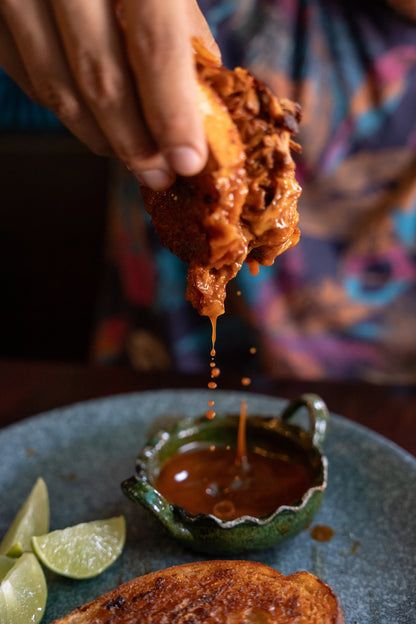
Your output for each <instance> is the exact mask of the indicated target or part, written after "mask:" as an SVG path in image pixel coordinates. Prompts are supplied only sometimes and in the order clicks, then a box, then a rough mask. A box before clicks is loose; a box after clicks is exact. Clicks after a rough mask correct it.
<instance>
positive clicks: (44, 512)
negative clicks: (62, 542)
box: [0, 478, 49, 557]
mask: <svg viewBox="0 0 416 624" xmlns="http://www.w3.org/2000/svg"><path fill="white" fill-rule="evenodd" d="M48 531H49V497H48V489H47V487H46V483H45V481H44V480H43V479H42V478H39V479H38V480H37V481H36V483H35V485H34V486H33V488H32V491H31V492H30V494H29V496H28V497H27V499H26V500H25V502H24V503H23V505H22V507H21V508H20V509H19V511H18V513H17V515H16V517H15V518H14V520H13V522H12V524H11V526H10V528H9V530H8V531H7V533H6V535H5V536H4V538H3V540H2V542H1V543H0V555H9V556H11V557H19V556H20V555H21V554H22V553H23V552H27V551H30V550H31V544H30V540H31V538H32V536H33V535H42V534H43V533H47V532H48Z"/></svg>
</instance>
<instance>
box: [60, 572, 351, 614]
mask: <svg viewBox="0 0 416 624" xmlns="http://www.w3.org/2000/svg"><path fill="white" fill-rule="evenodd" d="M170 622H172V623H175V624H191V623H192V624H198V623H202V622H203V623H204V624H344V618H343V615H342V612H341V608H340V606H339V603H338V599H337V597H336V596H335V594H334V592H333V591H332V589H331V588H330V587H329V586H328V585H325V583H323V582H322V581H320V580H319V579H318V578H317V577H316V576H314V575H312V574H310V573H309V572H296V573H295V574H291V575H289V576H284V575H283V574H280V572H277V571H276V570H274V569H273V568H271V567H269V566H267V565H264V564H262V563H257V562H254V561H203V562H196V563H188V564H184V565H179V566H174V567H172V568H166V569H165V570H160V571H158V572H152V573H151V574H147V575H145V576H141V577H138V578H136V579H134V580H132V581H129V582H127V583H125V584H124V585H120V587H117V588H116V589H113V590H112V591H110V592H108V593H106V594H104V595H103V596H101V597H100V598H97V599H96V600H94V601H92V602H90V603H88V604H86V605H84V606H83V607H79V608H78V609H75V611H73V612H72V613H70V614H69V615H67V616H66V617H64V618H62V619H60V620H56V621H55V622H53V623H52V624H139V623H140V624H168V623H170Z"/></svg>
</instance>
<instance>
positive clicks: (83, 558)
mask: <svg viewBox="0 0 416 624" xmlns="http://www.w3.org/2000/svg"><path fill="white" fill-rule="evenodd" d="M125 540H126V521H125V519H124V516H116V517H114V518H109V519H108V520H95V521H93V522H84V523H82V524H77V525H75V526H72V527H68V528H66V529H62V530H59V531H52V532H51V533H48V534H46V535H37V536H35V537H33V538H32V548H33V551H34V553H35V554H36V556H37V557H38V558H39V560H40V561H41V562H42V563H43V564H44V565H45V566H46V567H47V568H49V569H50V570H52V571H53V572H56V573H57V574H61V575H62V576H68V577H69V578H73V579H85V578H92V577H94V576H97V575H98V574H100V573H101V572H103V571H104V570H105V569H106V568H108V567H109V566H110V565H111V564H112V563H113V562H114V561H115V560H116V559H117V557H118V556H119V555H120V554H121V551H122V550H123V546H124V542H125Z"/></svg>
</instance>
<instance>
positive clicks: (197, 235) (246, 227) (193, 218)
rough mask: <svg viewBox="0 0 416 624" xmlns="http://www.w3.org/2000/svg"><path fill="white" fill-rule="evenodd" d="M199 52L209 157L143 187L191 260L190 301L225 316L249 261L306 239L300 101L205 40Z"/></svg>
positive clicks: (166, 237) (157, 219) (164, 232)
mask: <svg viewBox="0 0 416 624" xmlns="http://www.w3.org/2000/svg"><path fill="white" fill-rule="evenodd" d="M195 59H196V68H197V75H198V79H199V85H200V90H201V91H200V95H201V112H202V114H203V116H204V124H205V129H206V133H207V139H208V143H209V146H210V157H209V161H208V164H207V166H206V168H205V169H204V170H203V172H202V173H200V174H199V175H197V176H194V177H191V178H183V177H180V176H178V178H177V180H176V182H175V183H174V184H173V185H172V187H171V188H170V189H168V190H167V191H160V192H157V191H151V190H150V189H147V188H143V189H142V193H143V197H144V201H145V205H146V209H147V210H148V212H149V213H150V214H151V216H152V222H153V224H154V226H155V229H156V231H157V232H158V234H159V237H160V239H161V242H162V244H164V245H165V246H167V247H168V248H169V249H170V250H171V251H172V252H173V253H174V254H176V255H177V256H178V257H179V258H181V259H182V260H184V261H185V262H188V264H189V267H188V284H187V290H186V297H187V299H189V301H191V303H192V304H193V305H194V306H195V308H196V309H197V310H198V311H199V312H200V314H204V315H207V316H210V317H211V318H216V317H217V316H218V315H219V314H222V313H223V312H224V301H225V296H226V287H227V284H228V282H229V281H230V280H231V279H232V278H233V277H235V275H236V274H237V273H238V271H239V270H240V268H241V266H242V264H243V262H247V263H248V264H249V265H250V269H251V270H252V272H256V270H257V268H258V265H259V264H262V265H271V264H273V262H274V260H275V258H276V256H278V255H279V254H281V253H282V252H283V251H285V250H286V249H289V248H290V247H293V246H294V245H295V244H296V243H297V242H298V240H299V230H298V228H297V223H298V218H299V215H298V212H297V200H298V198H299V195H300V192H301V189H300V187H299V185H298V183H297V181H296V179H295V165H294V162H293V159H292V157H291V149H295V150H297V149H298V146H297V144H296V143H294V142H293V141H292V140H291V135H292V134H295V133H296V132H297V129H298V122H299V120H300V108H299V106H298V105H297V104H295V103H294V102H291V101H290V100H284V99H280V100H279V99H278V98H277V97H275V96H274V95H273V94H272V92H271V91H270V90H269V89H268V88H267V87H266V86H265V85H264V84H262V83H260V82H259V81H258V80H256V79H255V78H254V77H253V76H252V75H251V74H250V73H249V72H248V71H246V70H244V69H241V68H236V69H235V70H234V71H231V70H229V69H226V68H225V67H223V66H221V65H220V64H219V63H218V61H217V60H216V59H215V58H214V57H212V56H211V55H210V54H209V53H207V52H206V51H205V50H204V49H203V48H202V47H201V46H199V45H198V44H196V45H195Z"/></svg>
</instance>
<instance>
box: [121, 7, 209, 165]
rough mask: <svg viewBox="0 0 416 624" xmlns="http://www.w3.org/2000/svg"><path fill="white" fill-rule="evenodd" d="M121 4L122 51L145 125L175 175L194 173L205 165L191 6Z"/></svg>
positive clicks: (204, 142)
mask: <svg viewBox="0 0 416 624" xmlns="http://www.w3.org/2000/svg"><path fill="white" fill-rule="evenodd" d="M121 4H122V7H123V10H124V24H125V38H126V46H127V53H128V57H129V61H130V65H131V67H132V69H133V72H134V75H135V81H136V85H137V90H138V93H139V95H140V99H141V102H142V107H143V114H144V117H145V119H146V122H147V124H148V127H149V129H150V131H151V133H152V136H153V137H154V139H155V141H156V143H157V145H158V146H159V148H160V150H161V152H162V154H163V156H164V157H165V159H166V161H167V163H168V164H169V165H170V166H171V168H172V169H173V170H174V171H175V172H176V173H180V174H182V175H193V174H196V173H198V172H199V171H200V170H201V169H202V168H203V166H204V165H205V163H206V159H207V145H206V140H205V132H204V128H203V124H202V119H201V116H200V114H199V110H198V106H197V94H196V77H195V69H194V63H193V53H192V47H191V40H190V35H191V34H192V31H193V30H194V29H195V24H193V23H191V18H190V11H189V6H190V2H189V1H188V0H175V1H174V2H172V0H140V2H137V0H123V1H122V3H121ZM192 4H195V3H192ZM194 18H195V16H194ZM200 20H201V24H205V22H204V21H203V18H202V16H200ZM205 28H207V27H206V25H205Z"/></svg>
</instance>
